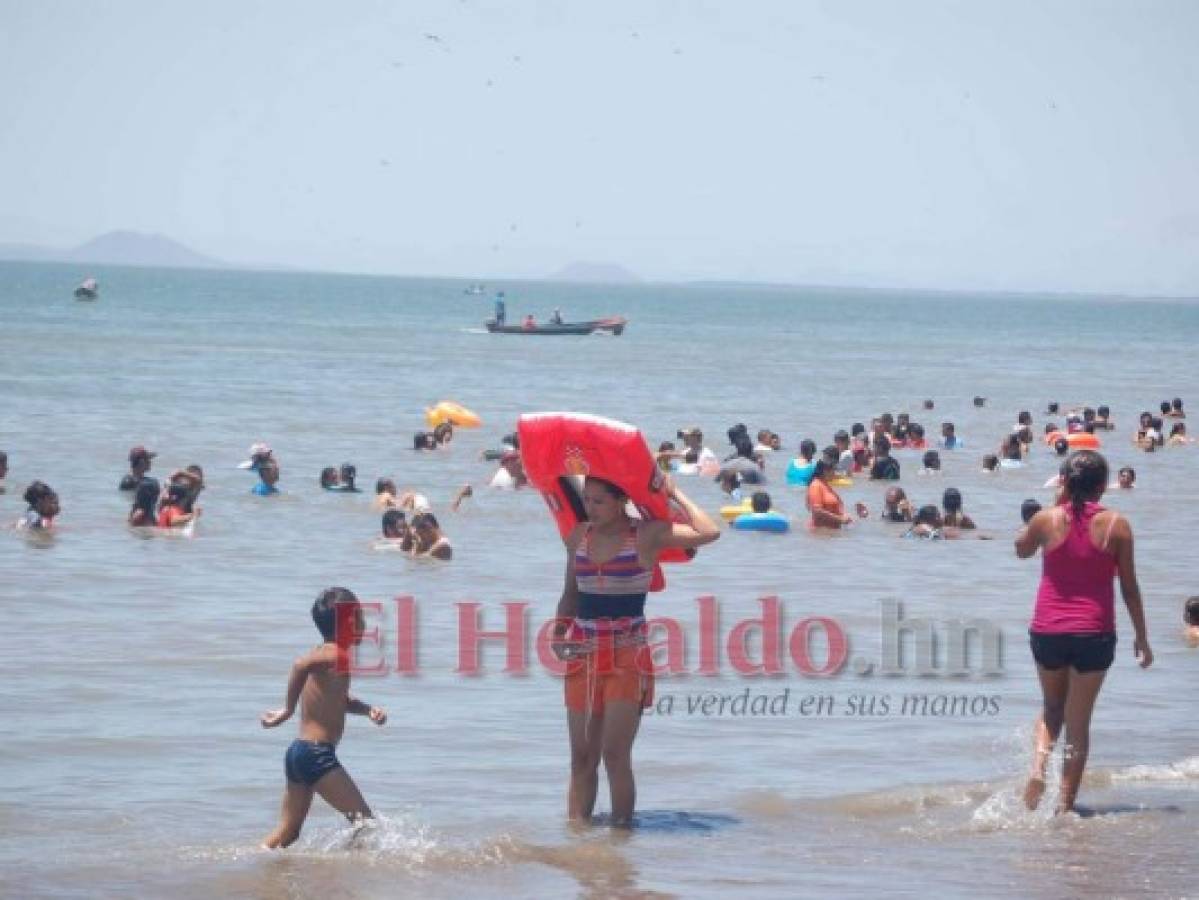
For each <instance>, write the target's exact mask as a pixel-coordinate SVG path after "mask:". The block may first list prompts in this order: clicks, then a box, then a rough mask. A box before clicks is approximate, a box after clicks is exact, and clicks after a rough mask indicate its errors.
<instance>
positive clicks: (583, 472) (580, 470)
mask: <svg viewBox="0 0 1199 900" xmlns="http://www.w3.org/2000/svg"><path fill="white" fill-rule="evenodd" d="M562 469H563V470H564V471H565V472H566V474H567V475H579V476H582V477H584V478H586V477H587V475H588V474H589V473H590V472H591V466H589V465H587V457H585V456H584V455H583V451H582V450H580V449H579V448H578V447H575V446H570V447H567V448H566V455H565V458H564V459H563V460H562Z"/></svg>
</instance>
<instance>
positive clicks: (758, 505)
mask: <svg viewBox="0 0 1199 900" xmlns="http://www.w3.org/2000/svg"><path fill="white" fill-rule="evenodd" d="M749 503H750V506H752V507H753V510H754V512H756V513H765V512H770V495H769V494H768V493H766V492H765V491H754V495H753V496H752V497H750V498H749Z"/></svg>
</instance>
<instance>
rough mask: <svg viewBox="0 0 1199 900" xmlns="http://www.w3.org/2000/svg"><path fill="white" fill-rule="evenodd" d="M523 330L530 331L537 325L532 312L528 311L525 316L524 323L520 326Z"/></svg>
mask: <svg viewBox="0 0 1199 900" xmlns="http://www.w3.org/2000/svg"><path fill="white" fill-rule="evenodd" d="M521 327H522V328H524V330H525V331H532V330H533V329H534V328H536V327H537V320H536V319H534V318H533V314H532V313H529V314H528V315H527V316H525V321H524V324H523V325H522V326H521Z"/></svg>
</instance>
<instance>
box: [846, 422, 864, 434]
mask: <svg viewBox="0 0 1199 900" xmlns="http://www.w3.org/2000/svg"><path fill="white" fill-rule="evenodd" d="M849 433H850V434H851V435H853V436H854V437H857V436H858V435H859V434H865V433H866V426H865V425H863V424H862V423H861V422H854V423H853V426H852V427H851V428H850V429H849Z"/></svg>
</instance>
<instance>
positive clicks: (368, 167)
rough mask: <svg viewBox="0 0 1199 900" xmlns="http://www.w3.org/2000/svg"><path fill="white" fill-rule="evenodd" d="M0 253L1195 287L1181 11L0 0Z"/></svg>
mask: <svg viewBox="0 0 1199 900" xmlns="http://www.w3.org/2000/svg"><path fill="white" fill-rule="evenodd" d="M0 121H2V122H3V126H2V128H0V241H9V242H34V243H46V244H59V245H66V244H72V243H78V242H81V241H83V240H86V239H88V238H90V237H93V236H95V235H96V234H98V233H100V232H103V231H107V230H110V229H117V228H128V229H134V230H141V231H153V232H161V233H164V234H166V235H168V236H171V237H173V238H176V239H178V240H180V241H182V242H184V243H186V244H188V245H190V246H192V247H193V248H195V249H197V250H199V251H200V252H203V253H207V254H210V255H214V256H218V257H221V258H223V259H228V260H234V261H255V260H260V261H274V262H278V263H285V264H291V265H300V266H305V267H311V268H329V269H339V270H350V271H369V272H395V273H412V274H421V273H423V274H456V275H464V276H474V275H477V276H480V277H485V276H497V275H500V276H503V275H506V276H527V275H544V274H548V273H550V272H552V271H553V270H555V269H557V268H558V267H560V266H562V265H564V264H565V263H568V262H571V261H574V260H589V261H607V262H615V263H619V264H621V265H624V266H626V267H628V268H629V269H631V270H633V271H635V272H636V273H638V274H639V275H641V276H642V277H645V278H650V279H670V280H675V279H678V280H685V279H699V278H728V279H755V280H773V281H792V282H822V283H845V284H868V285H895V286H930V287H979V288H997V289H1037V288H1048V289H1055V290H1099V291H1122V292H1134V293H1135V292H1160V293H1185V294H1196V295H1199V2H1196V0H1175V2H1171V0H1121V2H1114V0H1077V2H1066V0H1028V2H1024V0H992V2H985V0H959V2H950V0H944V2H921V0H902V2H901V0H880V2H850V0H836V2H826V3H817V2H809V0H780V2H752V0H736V2H733V0H729V2H719V3H718V2H700V0H691V2H683V0H677V2H666V0H663V2H652V0H627V2H626V0H582V2H570V0H541V2H533V0H526V2H521V0H386V2H370V0H355V2H351V3H332V2H328V0H315V2H312V0H303V2H301V0H288V2H262V0H256V2H245V0H219V2H218V0H204V2H201V3H182V2H168V0H124V2H123V0H109V2H83V0H80V2H60V0H24V2H22V0H0Z"/></svg>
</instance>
